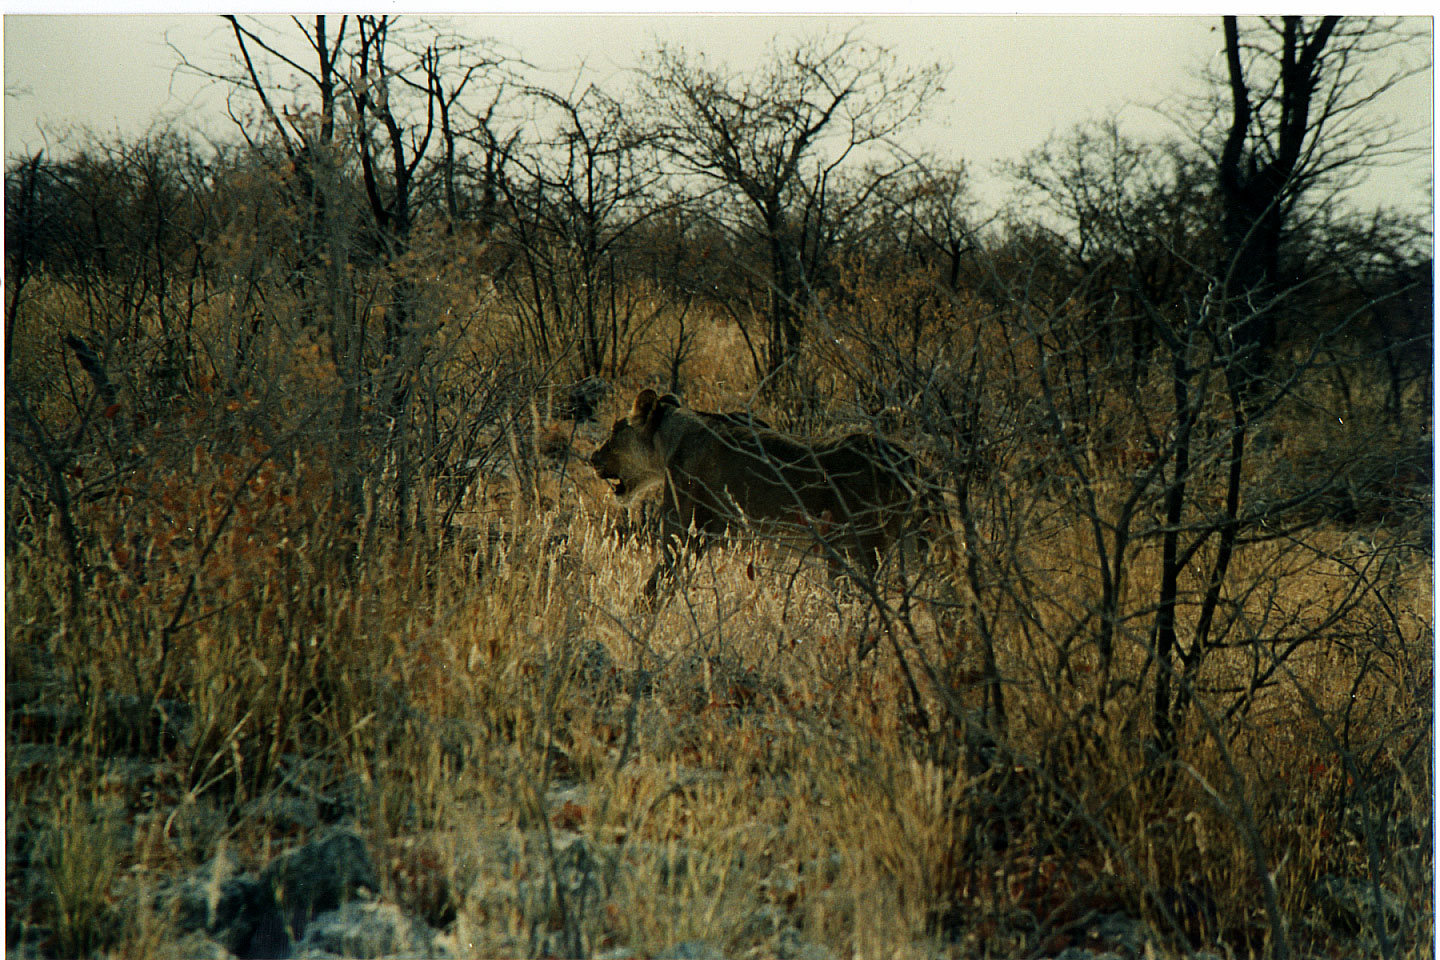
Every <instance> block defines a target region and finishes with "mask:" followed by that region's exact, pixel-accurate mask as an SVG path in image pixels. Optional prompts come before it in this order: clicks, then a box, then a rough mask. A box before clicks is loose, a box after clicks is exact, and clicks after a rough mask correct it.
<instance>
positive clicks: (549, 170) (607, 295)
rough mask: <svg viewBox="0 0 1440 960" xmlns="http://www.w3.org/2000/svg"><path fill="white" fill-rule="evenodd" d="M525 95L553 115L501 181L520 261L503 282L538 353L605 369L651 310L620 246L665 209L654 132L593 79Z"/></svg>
mask: <svg viewBox="0 0 1440 960" xmlns="http://www.w3.org/2000/svg"><path fill="white" fill-rule="evenodd" d="M527 93H528V96H529V97H531V98H532V99H533V101H534V102H535V103H536V104H537V105H538V107H539V108H540V110H541V113H542V118H543V117H545V116H547V115H548V116H549V117H553V118H556V119H554V120H553V122H554V128H553V130H552V131H551V132H550V133H549V134H548V135H547V136H545V137H544V138H543V139H542V140H541V141H540V142H538V143H535V144H533V145H532V146H531V147H530V149H528V150H527V151H526V152H525V154H524V155H523V156H521V155H519V154H515V155H513V157H512V166H513V168H514V172H513V173H512V174H511V175H509V176H506V177H502V178H501V180H500V185H501V189H502V191H503V193H504V196H505V201H506V205H507V207H508V211H509V214H510V219H509V228H510V229H509V234H508V237H509V241H510V243H509V245H510V246H511V247H512V249H513V251H514V253H515V256H516V258H517V260H518V263H519V266H520V268H521V269H519V270H518V271H516V272H515V273H514V275H513V276H511V277H510V279H509V282H508V283H507V284H506V286H507V289H508V290H509V291H510V292H512V293H513V295H514V296H515V299H516V302H517V304H519V305H520V306H521V308H522V310H523V316H522V320H523V322H524V324H525V326H526V329H527V332H528V334H529V337H530V339H531V341H532V343H533V344H534V345H535V346H536V347H537V348H538V350H539V352H540V355H541V357H542V358H544V359H545V360H547V361H549V360H551V359H559V358H560V357H562V356H564V355H565V354H566V353H567V352H568V351H570V350H572V349H573V350H575V351H576V352H577V360H578V363H577V367H578V369H577V371H576V372H577V373H578V375H579V376H580V377H581V378H585V377H593V376H601V375H604V374H607V373H608V374H610V375H613V374H615V373H617V372H619V371H620V370H623V368H624V366H625V364H626V363H627V361H628V358H629V356H630V354H631V352H632V350H633V349H634V341H635V338H636V337H637V336H639V335H640V334H641V333H643V328H644V327H645V326H646V324H647V322H648V321H649V320H652V319H653V318H654V313H655V310H654V309H653V308H651V309H648V310H647V309H645V308H643V307H642V305H641V304H640V303H639V300H640V299H641V297H640V296H638V295H639V294H640V293H641V291H639V290H637V289H636V288H635V284H634V283H632V282H631V278H630V276H629V274H630V272H631V271H630V269H629V266H628V263H629V257H628V256H627V249H626V242H627V239H628V238H629V237H630V235H631V234H632V233H633V232H634V231H635V229H636V228H637V227H639V226H640V225H642V224H644V223H645V222H646V221H647V220H649V219H650V218H651V217H653V216H655V215H656V214H658V213H661V212H662V211H664V210H665V209H666V208H667V202H666V201H665V200H664V199H663V198H662V199H652V197H654V195H655V194H657V193H658V192H659V191H658V189H657V187H658V185H659V183H660V181H661V177H662V172H661V170H660V169H659V165H658V163H657V158H656V156H655V153H654V151H653V149H652V145H653V144H652V138H651V137H650V135H649V134H648V133H647V132H645V131H644V130H642V129H639V128H637V127H636V126H635V125H634V124H632V123H631V121H630V118H629V117H628V116H627V111H626V109H625V107H624V105H623V104H622V103H621V102H620V101H619V100H616V99H615V98H614V97H612V96H610V95H609V94H607V93H605V92H604V91H603V90H601V89H600V88H598V87H595V86H587V87H586V88H585V89H584V90H581V91H580V92H579V93H573V92H572V93H570V94H561V93H557V92H554V91H551V90H545V89H540V88H534V87H532V88H530V89H529V90H528V91H527ZM651 299H653V298H651Z"/></svg>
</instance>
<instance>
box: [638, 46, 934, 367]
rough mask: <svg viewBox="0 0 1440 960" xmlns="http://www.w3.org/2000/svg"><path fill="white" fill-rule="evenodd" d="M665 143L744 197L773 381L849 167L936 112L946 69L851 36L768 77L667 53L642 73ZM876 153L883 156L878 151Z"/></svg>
mask: <svg viewBox="0 0 1440 960" xmlns="http://www.w3.org/2000/svg"><path fill="white" fill-rule="evenodd" d="M642 74H643V75H644V77H645V80H644V81H643V83H642V93H644V94H645V95H646V96H648V98H649V99H650V101H651V102H652V103H653V105H654V109H655V112H656V123H657V126H658V131H659V135H660V137H661V139H662V143H663V144H664V146H665V148H666V149H667V150H668V151H669V153H670V155H671V156H672V157H673V158H674V160H675V161H676V162H677V163H678V165H679V167H680V169H681V171H683V172H684V173H687V174H692V175H696V176H699V177H701V178H702V179H703V180H704V181H707V182H709V183H710V184H712V185H713V186H714V187H715V188H716V189H718V190H720V191H723V192H724V193H725V194H727V195H728V196H729V197H731V198H733V200H734V203H733V205H730V206H728V207H727V209H726V211H725V214H724V215H726V216H728V217H730V218H731V219H730V220H729V222H728V224H727V225H728V227H729V229H731V230H732V231H733V232H735V233H736V234H738V235H741V236H743V237H745V238H748V239H750V240H751V241H753V242H755V243H757V244H758V246H759V247H760V250H761V251H763V260H762V262H761V266H760V267H759V270H760V272H761V277H762V282H763V283H765V284H766V285H767V287H768V304H767V319H768V326H769V330H768V334H769V349H768V354H767V357H766V366H767V369H766V370H765V371H764V373H765V374H767V375H774V374H777V373H779V372H780V371H781V370H783V369H784V368H785V367H786V366H787V365H789V364H790V363H791V362H792V361H793V359H794V357H795V355H796V352H797V350H798V348H799V345H800V341H801V309H802V307H803V306H804V305H805V303H806V300H807V298H808V291H809V289H810V286H811V284H812V283H813V281H814V277H815V274H816V272H817V270H818V268H819V266H820V264H818V263H817V262H815V259H814V258H815V257H816V256H817V255H819V254H821V253H823V252H824V249H825V248H824V247H823V246H817V245H814V244H809V245H807V243H806V242H805V237H806V232H807V228H813V227H815V226H816V225H817V224H818V223H819V222H820V220H822V219H824V218H832V219H833V217H834V216H835V214H836V212H837V211H836V209H835V208H834V206H833V201H834V200H835V199H836V197H835V196H834V193H833V190H832V187H833V185H834V180H835V178H836V177H837V173H838V171H840V170H841V168H842V167H843V166H846V165H847V164H853V163H854V162H855V161H856V160H857V159H862V158H869V159H874V153H875V150H876V149H878V150H880V151H881V152H884V147H885V145H886V143H887V141H888V139H889V138H890V137H892V136H893V135H894V134H896V133H897V132H899V131H900V130H902V129H904V128H905V127H906V126H908V125H909V124H910V123H912V122H913V121H914V120H916V119H917V118H918V117H919V116H921V114H922V113H923V112H924V110H925V109H926V107H927V106H928V105H929V103H930V101H931V100H932V99H933V98H934V96H935V94H936V93H937V92H938V91H939V89H940V81H941V78H942V76H943V71H942V70H941V68H940V67H939V66H938V65H935V66H928V67H923V68H920V69H910V68H906V67H903V66H901V65H900V64H899V63H898V61H897V60H896V58H895V57H894V56H893V55H892V54H891V53H890V52H889V51H887V50H885V49H884V48H881V47H876V46H873V45H871V44H868V43H866V42H863V41H862V40H860V39H858V38H857V37H856V36H855V35H854V33H853V32H852V33H847V34H845V35H844V36H842V37H840V38H839V39H831V40H810V41H806V42H802V43H798V44H795V45H794V46H792V47H789V48H785V49H778V48H777V49H776V50H775V51H774V52H773V54H772V57H771V59H770V60H769V61H768V62H767V63H766V64H765V65H764V66H762V67H760V68H759V69H758V70H749V71H745V72H739V71H733V70H730V69H727V68H724V67H718V66H712V65H711V64H709V63H708V62H707V61H706V60H705V59H704V58H703V57H699V58H692V57H690V56H689V55H687V54H686V53H685V52H684V51H681V50H675V49H671V48H669V47H662V48H661V49H660V50H659V51H658V52H657V53H655V54H654V55H653V56H651V57H650V58H648V59H647V61H646V62H645V63H644V65H643V67H642ZM872 148H875V149H872ZM901 165H903V163H892V164H889V165H887V166H886V167H884V168H875V169H876V172H873V173H872V174H870V175H869V176H868V177H867V178H866V181H865V182H863V183H861V184H858V185H856V186H853V187H852V188H851V190H850V191H849V192H850V194H851V197H852V201H853V199H854V198H855V197H867V196H868V195H869V194H870V192H871V191H873V189H874V188H875V186H876V185H878V183H880V182H882V181H883V179H884V178H885V177H887V176H890V175H892V174H893V172H894V170H895V169H896V167H897V166H901Z"/></svg>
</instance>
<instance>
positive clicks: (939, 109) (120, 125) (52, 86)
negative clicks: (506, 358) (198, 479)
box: [3, 14, 1434, 210]
mask: <svg viewBox="0 0 1440 960" xmlns="http://www.w3.org/2000/svg"><path fill="white" fill-rule="evenodd" d="M275 19H276V21H277V23H278V25H279V26H281V27H282V28H283V27H285V25H286V20H285V18H283V17H281V18H275ZM445 20H446V21H447V22H449V23H451V24H452V25H453V26H454V27H455V28H456V29H457V30H458V31H459V32H461V33H463V34H464V35H466V36H471V37H476V38H482V37H488V38H493V39H495V40H498V41H500V42H502V43H503V44H506V45H508V47H509V48H511V49H513V50H514V51H515V52H516V53H518V54H519V55H520V56H522V57H523V58H524V59H526V60H527V61H529V62H531V63H533V64H535V65H536V66H538V67H542V68H545V69H546V70H548V71H553V72H551V73H549V74H548V82H550V83H551V84H552V85H554V86H558V87H560V88H561V89H564V88H565V87H566V86H567V83H566V78H568V77H572V76H573V74H574V71H575V69H576V67H577V66H578V64H579V63H580V62H581V61H582V60H584V61H586V62H587V63H588V65H589V67H590V69H591V70H592V71H593V72H594V74H595V75H597V76H598V77H599V78H601V79H604V78H605V77H607V76H613V77H614V79H615V81H616V82H615V84H614V87H615V88H616V89H621V88H623V87H624V86H625V82H624V81H625V79H626V78H625V77H624V71H625V70H626V69H627V68H629V67H631V66H633V65H635V64H636V63H637V61H638V59H639V55H640V54H641V53H642V52H644V51H646V50H649V49H653V48H654V47H655V46H656V45H657V42H658V41H665V42H667V43H670V44H673V45H678V46H682V47H684V48H685V49H686V50H687V51H690V52H704V53H705V55H706V56H707V58H710V59H712V60H719V61H726V62H729V63H731V64H733V65H737V66H739V65H743V64H744V63H746V62H747V61H751V62H753V61H754V59H755V58H756V57H757V56H758V55H759V54H760V53H762V52H763V51H764V49H765V48H766V46H767V45H768V43H769V41H770V40H771V39H772V38H774V37H776V36H787V35H797V34H799V35H813V34H815V33H817V32H819V31H822V30H825V29H827V28H830V29H832V30H835V31H839V30H843V29H845V28H846V27H848V26H851V25H854V24H857V23H859V24H861V29H860V36H862V37H864V38H865V39H867V40H870V41H873V42H876V43H878V44H880V45H883V46H886V47H888V48H890V49H891V50H892V51H893V52H894V53H896V54H897V56H899V57H900V58H901V59H902V60H903V61H905V62H909V63H915V64H921V63H926V62H933V61H935V60H940V61H942V62H944V63H947V64H948V65H950V67H951V72H950V74H949V79H948V82H947V83H946V85H945V93H944V94H943V95H942V96H941V98H940V100H939V101H938V102H937V103H936V104H935V106H934V107H933V109H932V110H931V120H930V121H929V122H928V123H927V124H926V125H925V126H924V127H923V128H922V129H920V130H919V131H918V132H917V133H916V134H915V136H914V139H913V140H912V142H913V143H914V144H915V145H916V146H918V147H924V148H929V149H931V150H933V151H934V152H935V153H936V154H937V155H938V156H939V157H940V158H941V159H942V160H948V161H957V160H963V161H965V162H966V163H967V164H968V165H969V167H970V169H971V172H972V177H973V178H974V180H975V181H976V182H977V186H978V187H981V188H982V193H983V187H984V181H985V180H986V178H987V175H988V173H987V172H988V170H989V169H990V167H991V166H992V165H993V163H994V162H995V161H997V160H1018V159H1021V158H1022V157H1023V156H1024V155H1025V154H1026V153H1027V152H1028V151H1030V150H1033V149H1035V148H1037V147H1039V146H1040V145H1041V144H1043V143H1044V142H1045V140H1046V139H1047V138H1048V137H1050V136H1051V135H1055V134H1058V135H1062V136H1063V135H1065V134H1066V133H1068V132H1069V131H1070V130H1071V128H1073V127H1074V126H1075V125H1076V124H1078V123H1081V122H1083V121H1086V120H1095V119H1100V118H1103V117H1105V116H1107V115H1109V114H1111V113H1115V112H1117V111H1118V112H1119V113H1120V116H1121V119H1122V126H1123V129H1125V130H1126V132H1128V133H1131V134H1132V135H1136V136H1142V137H1150V136H1163V135H1172V134H1178V131H1176V130H1175V129H1174V128H1173V126H1172V125H1171V124H1170V123H1169V122H1168V121H1166V120H1165V119H1164V118H1163V117H1161V116H1160V115H1159V114H1158V113H1157V112H1156V110H1155V109H1154V108H1156V107H1161V108H1163V107H1165V106H1166V105H1167V104H1173V103H1175V102H1177V101H1178V99H1179V98H1182V97H1185V96H1187V95H1193V94H1196V93H1199V92H1202V91H1203V90H1204V89H1205V87H1204V85H1203V84H1202V82H1201V80H1200V78H1199V77H1200V72H1201V70H1202V69H1203V68H1204V67H1205V65H1206V64H1207V63H1209V62H1215V63H1218V58H1219V57H1220V55H1221V49H1222V38H1221V33H1220V29H1219V23H1220V21H1219V17H1218V16H1212V15H1206V16H1146V15H1132V16H1061V17H1055V16H1018V17H1017V16H969V15H964V16H939V15H934V14H922V15H912V16H904V17H895V16H892V17H857V16H854V15H832V16H813V15H812V16H785V17H763V16H757V15H754V14H743V15H723V16H720V15H706V16H696V15H689V16H673V15H665V16H661V15H644V16H633V15H632V16H618V15H615V16H595V15H589V16H587V15H574V14H569V15H567V14H547V15H534V16H518V15H507V16H481V17H477V16H451V17H446V18H445ZM3 30H4V54H5V60H4V73H5V99H4V106H5V153H6V155H7V157H9V156H13V155H15V154H17V153H21V152H33V151H34V150H36V149H40V148H42V147H44V146H46V145H47V143H49V144H51V145H54V144H55V142H56V140H57V138H61V137H63V136H65V135H66V133H67V131H70V130H73V129H74V128H88V129H90V130H92V131H94V132H95V133H97V134H99V135H101V136H106V135H113V134H115V133H117V132H118V133H121V134H124V135H134V134H138V133H141V132H143V131H144V130H145V129H146V128H147V127H149V126H151V125H154V124H156V123H157V122H160V121H161V120H164V119H169V120H173V121H176V122H177V123H179V125H181V126H182V127H191V128H199V129H203V130H207V131H209V132H211V133H213V134H219V135H228V125H229V123H230V121H229V120H228V119H227V118H226V117H225V115H224V112H223V109H222V108H221V106H220V104H221V103H222V98H221V97H220V96H219V95H218V94H217V92H216V91H215V90H214V89H207V88H206V87H205V86H204V85H203V84H202V82H201V81H199V80H198V79H196V78H194V77H190V76H184V75H176V74H175V73H174V71H173V68H174V66H175V64H176V62H177V56H176V54H175V53H174V51H172V50H171V49H170V48H169V47H168V46H167V42H168V43H171V44H174V45H175V46H177V47H179V48H180V49H182V50H184V51H185V53H186V55H187V56H189V57H190V58H191V59H192V60H194V61H197V62H199V63H203V64H206V65H210V66H214V67H217V68H218V67H222V66H224V65H225V63H226V61H227V58H228V57H229V56H230V55H231V53H232V51H233V46H234V41H233V38H232V37H231V35H230V32H229V28H228V26H227V25H226V24H224V23H223V22H222V21H221V20H220V19H219V18H218V17H216V16H214V15H189V16H185V15H129V16H85V15H62V16H29V15H13V14H12V15H7V16H5V17H4V20H3ZM292 32H293V30H292ZM297 37H298V34H297ZM1433 83H1434V81H1433V78H1432V76H1431V74H1428V73H1427V74H1426V75H1425V76H1423V77H1420V78H1416V79H1414V80H1411V81H1409V82H1408V83H1407V84H1405V85H1404V86H1403V87H1402V88H1400V89H1397V90H1396V91H1395V92H1394V93H1392V94H1391V95H1390V96H1389V97H1388V98H1387V102H1386V103H1384V104H1383V105H1382V106H1383V108H1384V109H1385V110H1386V112H1387V113H1388V114H1390V115H1392V116H1394V117H1395V118H1396V119H1397V121H1398V122H1399V124H1400V125H1401V126H1402V127H1403V128H1405V129H1407V130H1415V131H1417V136H1416V141H1415V142H1417V143H1419V144H1422V145H1424V146H1426V147H1429V146H1431V145H1432V144H1433V141H1434V133H1433V123H1432V117H1433V107H1432V100H1433V89H1434V88H1433ZM607 86H608V85H607ZM1432 162H1433V159H1432V158H1431V157H1425V158H1421V159H1420V160H1418V161H1416V162H1413V163H1411V164H1410V165H1408V166H1407V167H1405V168H1403V169H1396V170H1376V171H1374V172H1372V173H1371V174H1369V175H1368V178H1367V183H1366V184H1365V186H1364V187H1363V188H1362V190H1361V191H1359V192H1358V193H1357V195H1356V196H1355V197H1354V200H1355V202H1356V203H1357V204H1359V205H1361V206H1364V207H1370V206H1374V205H1375V204H1376V203H1382V202H1384V203H1399V204H1403V206H1404V208H1406V209H1407V210H1417V209H1422V208H1423V209H1425V210H1429V209H1431V206H1432V203H1433V201H1432V199H1431V189H1430V170H1431V164H1432Z"/></svg>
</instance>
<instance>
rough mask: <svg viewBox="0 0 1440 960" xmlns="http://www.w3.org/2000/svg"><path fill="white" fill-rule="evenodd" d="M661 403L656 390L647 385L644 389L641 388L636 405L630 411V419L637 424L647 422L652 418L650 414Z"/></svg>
mask: <svg viewBox="0 0 1440 960" xmlns="http://www.w3.org/2000/svg"><path fill="white" fill-rule="evenodd" d="M659 403H660V397H659V395H658V394H656V392H655V391H654V390H651V389H650V388H649V387H646V388H645V389H644V390H641V391H640V395H639V396H637V397H636V398H635V406H634V408H633V409H631V411H630V419H631V420H633V421H634V422H635V423H637V424H643V423H645V422H646V421H648V420H649V419H650V414H651V413H652V412H654V410H655V408H656V406H658V405H659Z"/></svg>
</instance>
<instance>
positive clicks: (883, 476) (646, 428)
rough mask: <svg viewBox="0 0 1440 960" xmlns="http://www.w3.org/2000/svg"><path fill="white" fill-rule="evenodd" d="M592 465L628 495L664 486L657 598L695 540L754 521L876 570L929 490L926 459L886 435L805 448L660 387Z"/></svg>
mask: <svg viewBox="0 0 1440 960" xmlns="http://www.w3.org/2000/svg"><path fill="white" fill-rule="evenodd" d="M590 463H591V465H592V466H593V467H594V468H595V472H596V473H598V474H599V475H600V476H601V477H602V478H603V479H605V480H606V481H609V482H610V483H611V484H612V486H613V488H614V491H615V494H616V495H617V496H621V497H623V496H625V495H627V494H630V493H636V492H639V491H640V490H642V489H645V488H647V487H649V486H653V485H655V484H662V485H663V487H664V490H663V507H662V516H663V522H664V528H665V529H664V534H665V536H664V553H663V555H662V557H661V559H660V562H659V563H658V564H656V566H655V570H654V572H653V573H651V575H650V579H649V582H647V583H646V585H645V594H646V596H650V597H653V596H654V594H655V592H656V589H657V585H658V584H659V581H660V580H661V578H666V577H668V576H669V575H670V574H671V573H672V572H673V571H674V569H675V565H676V562H677V560H678V558H679V554H680V551H681V549H682V547H683V546H684V545H686V544H687V543H688V544H689V545H690V546H691V549H692V550H693V551H695V552H698V551H701V550H703V549H704V548H705V546H706V543H707V540H708V539H709V538H711V537H713V536H716V535H719V534H722V533H723V532H724V531H725V530H726V529H727V528H732V527H734V528H738V527H740V526H742V525H746V524H748V525H750V526H752V527H758V528H759V529H761V530H762V531H764V532H766V533H769V534H772V535H776V534H778V535H780V536H782V537H785V538H787V539H795V538H799V537H804V538H807V539H809V541H810V542H812V543H814V542H817V541H818V542H819V543H821V544H822V545H824V546H826V547H829V548H830V549H829V550H826V551H825V552H826V554H827V556H828V557H829V558H830V559H831V560H832V561H838V560H839V559H841V558H845V559H849V560H851V561H853V562H855V563H858V564H859V565H861V566H862V567H863V568H864V569H866V570H872V571H873V570H874V569H875V568H876V565H877V563H878V561H879V557H880V555H881V554H882V553H883V551H884V550H886V549H887V548H888V547H890V546H891V545H893V544H895V543H897V542H898V541H899V540H901V539H902V538H903V537H904V536H905V526H906V523H907V521H908V520H909V517H910V514H911V512H912V509H913V507H914V506H915V504H916V502H917V498H918V497H919V495H920V490H919V483H918V470H917V466H916V463H915V459H914V458H913V457H912V456H911V455H910V454H909V453H907V452H906V451H904V450H902V449H900V448H899V447H897V446H895V445H894V444H891V443H888V442H886V441H884V440H881V439H879V438H878V437H872V436H868V435H865V434H859V433H856V434H851V435H849V436H846V437H842V438H841V439H839V440H833V441H827V442H823V443H819V444H814V445H811V444H806V443H802V442H800V441H798V440H796V439H794V438H792V437H788V436H786V435H784V434H782V433H780V432H778V431H776V430H772V429H770V428H769V427H768V426H766V425H765V424H764V422H763V421H760V420H757V419H755V418H752V417H749V416H748V415H746V414H718V413H703V412H700V411H696V410H691V409H689V408H687V407H683V406H681V405H680V402H679V401H678V400H677V399H676V398H675V397H673V396H669V395H667V396H664V397H662V396H659V395H658V394H656V393H655V391H654V390H642V391H641V392H640V395H639V396H637V397H636V398H635V405H634V408H633V409H632V410H631V412H630V415H629V416H626V417H621V418H620V419H619V420H617V421H616V422H615V427H614V429H613V430H612V431H611V434H610V439H608V440H607V441H605V444H604V445H603V446H601V447H600V449H599V450H597V451H596V452H595V454H594V455H593V456H592V457H591V458H590ZM691 530H694V531H695V533H696V534H697V536H696V537H694V538H691V537H690V531H691ZM832 551H833V552H832Z"/></svg>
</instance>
